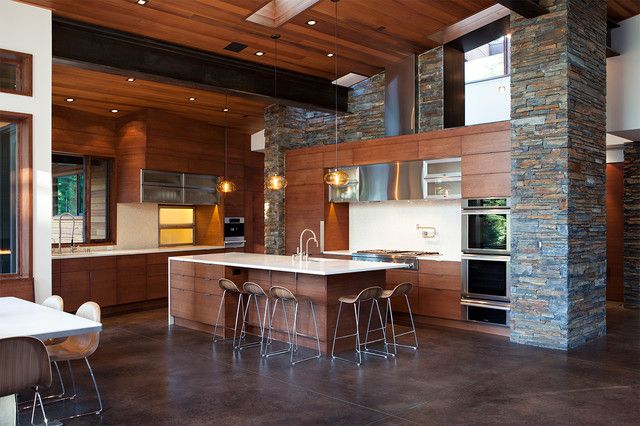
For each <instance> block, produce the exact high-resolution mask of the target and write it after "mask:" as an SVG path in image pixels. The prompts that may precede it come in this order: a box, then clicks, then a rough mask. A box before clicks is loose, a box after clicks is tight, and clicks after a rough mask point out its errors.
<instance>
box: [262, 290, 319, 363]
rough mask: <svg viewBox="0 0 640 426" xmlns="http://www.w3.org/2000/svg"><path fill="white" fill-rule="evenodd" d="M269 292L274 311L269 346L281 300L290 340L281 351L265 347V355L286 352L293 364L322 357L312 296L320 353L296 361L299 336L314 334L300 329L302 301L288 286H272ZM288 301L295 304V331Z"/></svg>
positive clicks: (310, 302) (316, 337)
mask: <svg viewBox="0 0 640 426" xmlns="http://www.w3.org/2000/svg"><path fill="white" fill-rule="evenodd" d="M269 294H270V295H271V298H272V299H273V301H274V302H273V311H272V314H271V320H270V321H269V337H268V339H267V346H268V345H270V344H271V341H272V338H271V334H272V331H273V320H274V318H275V317H276V312H277V307H278V302H281V305H282V314H283V315H284V324H285V327H286V329H287V338H288V341H289V347H288V348H287V349H282V350H279V351H275V352H267V348H265V354H264V355H265V357H267V358H268V357H270V356H274V355H282V354H286V353H289V354H290V356H289V362H290V363H291V365H295V364H298V363H300V362H302V361H308V360H310V359H317V358H320V356H321V355H322V352H321V351H320V335H319V334H318V323H317V322H316V311H315V309H314V307H313V301H312V300H311V299H310V298H307V299H308V301H309V307H310V309H311V317H312V319H313V328H314V329H315V332H316V335H315V339H316V345H317V347H318V353H317V355H314V356H310V357H307V358H302V359H298V360H295V361H294V359H293V358H294V353H295V352H296V351H297V350H298V337H299V336H302V337H309V338H313V337H314V336H310V335H308V334H304V333H300V332H299V331H298V308H299V306H300V302H299V301H298V298H297V297H296V296H295V295H294V294H293V293H292V292H291V291H290V290H289V289H287V288H285V287H281V286H277V285H274V286H273V287H271V288H270V289H269ZM287 302H291V303H293V306H294V311H293V331H291V330H290V328H289V319H288V316H287V309H286V307H285V305H286V303H287Z"/></svg>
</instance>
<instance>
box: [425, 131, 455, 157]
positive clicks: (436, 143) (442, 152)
mask: <svg viewBox="0 0 640 426" xmlns="http://www.w3.org/2000/svg"><path fill="white" fill-rule="evenodd" d="M460 141H461V138H460V136H454V137H451V138H440V139H425V140H421V141H420V142H419V143H418V157H419V158H422V159H425V160H429V159H432V158H433V159H435V158H451V157H460V155H461V151H460V146H461V143H460Z"/></svg>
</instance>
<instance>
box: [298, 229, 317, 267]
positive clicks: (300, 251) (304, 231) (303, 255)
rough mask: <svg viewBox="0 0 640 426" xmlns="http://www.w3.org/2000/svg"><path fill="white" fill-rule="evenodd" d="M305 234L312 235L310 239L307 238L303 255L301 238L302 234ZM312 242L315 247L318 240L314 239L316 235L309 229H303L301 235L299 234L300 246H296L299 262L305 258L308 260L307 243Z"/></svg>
mask: <svg viewBox="0 0 640 426" xmlns="http://www.w3.org/2000/svg"><path fill="white" fill-rule="evenodd" d="M306 232H311V235H313V236H312V237H311V238H309V239H308V240H307V252H306V253H305V252H304V251H303V250H302V237H303V236H304V234H305V233H306ZM310 240H313V241H315V242H316V246H317V245H318V239H317V238H316V233H315V232H313V231H312V230H311V229H309V228H305V229H304V230H303V231H302V232H301V233H300V245H299V246H298V253H297V254H298V255H299V256H300V260H303V259H304V258H305V256H306V257H307V258H308V257H309V241H310Z"/></svg>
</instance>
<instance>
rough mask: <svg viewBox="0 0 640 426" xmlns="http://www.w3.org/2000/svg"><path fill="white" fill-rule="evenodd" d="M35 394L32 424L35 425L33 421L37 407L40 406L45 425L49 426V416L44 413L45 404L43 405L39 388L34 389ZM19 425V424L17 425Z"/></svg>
mask: <svg viewBox="0 0 640 426" xmlns="http://www.w3.org/2000/svg"><path fill="white" fill-rule="evenodd" d="M34 391H35V394H34V395H33V407H32V408H31V424H32V425H33V424H35V423H34V422H33V421H34V419H35V415H36V405H40V412H41V413H42V421H43V423H44V424H45V425H46V424H49V420H47V415H46V413H45V412H44V404H43V403H42V397H41V396H40V389H39V387H38V386H36V387H35V388H34ZM16 424H17V423H16Z"/></svg>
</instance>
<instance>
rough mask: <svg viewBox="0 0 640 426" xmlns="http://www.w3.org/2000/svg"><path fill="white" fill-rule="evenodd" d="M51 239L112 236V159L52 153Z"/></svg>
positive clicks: (104, 238)
mask: <svg viewBox="0 0 640 426" xmlns="http://www.w3.org/2000/svg"><path fill="white" fill-rule="evenodd" d="M51 169H52V176H53V227H52V237H53V239H52V241H53V242H54V244H57V243H58V240H60V242H62V244H70V243H73V244H78V243H100V242H108V241H110V239H111V230H110V227H111V221H110V213H111V194H110V186H111V185H110V181H111V160H110V159H106V158H98V157H83V156H77V155H66V154H53V157H52V165H51Z"/></svg>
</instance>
